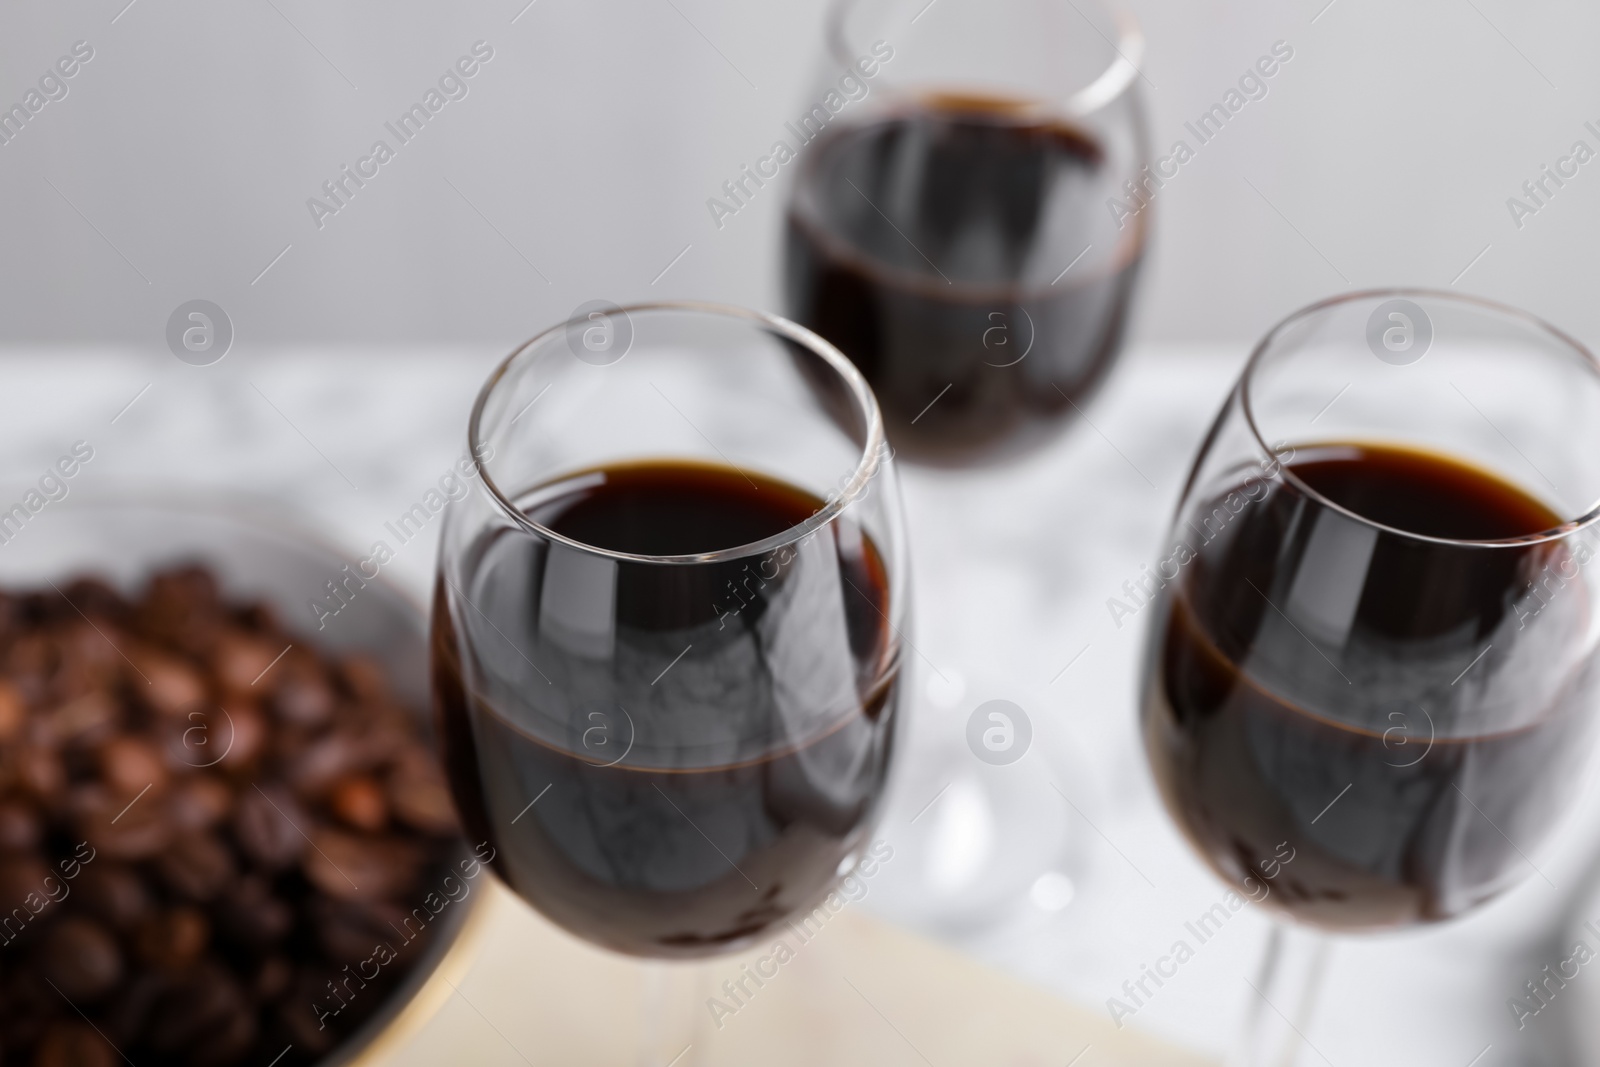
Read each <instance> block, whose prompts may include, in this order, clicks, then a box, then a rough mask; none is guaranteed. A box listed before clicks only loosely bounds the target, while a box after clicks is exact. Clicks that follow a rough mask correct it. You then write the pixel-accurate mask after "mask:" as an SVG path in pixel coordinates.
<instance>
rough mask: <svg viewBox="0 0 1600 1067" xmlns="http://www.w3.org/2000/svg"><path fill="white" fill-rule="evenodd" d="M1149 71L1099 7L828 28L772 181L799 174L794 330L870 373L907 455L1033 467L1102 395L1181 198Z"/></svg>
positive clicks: (1024, 8) (877, 13)
mask: <svg viewBox="0 0 1600 1067" xmlns="http://www.w3.org/2000/svg"><path fill="white" fill-rule="evenodd" d="M1143 52H1144V42H1143V38H1142V36H1141V35H1140V32H1139V29H1138V24H1137V22H1136V21H1135V20H1134V19H1133V18H1132V16H1131V15H1129V14H1127V13H1126V12H1121V11H1118V10H1115V9H1111V8H1107V7H1105V6H1103V5H1101V4H1099V3H1097V2H1094V0H1081V2H1080V0H938V2H937V3H929V2H928V0H838V2H836V3H835V4H834V6H833V7H832V9H831V11H830V13H829V15H828V19H827V30H826V56H825V59H824V61H823V64H822V69H821V72H820V74H821V76H820V77H819V78H818V79H817V80H816V82H815V84H814V87H813V91H812V93H811V95H810V96H809V97H808V98H807V99H806V102H805V104H804V105H802V106H803V107H806V108H808V110H804V111H803V112H802V113H798V114H796V116H795V117H794V118H793V120H792V121H790V122H789V123H788V124H787V125H786V127H785V133H784V139H783V141H782V142H781V143H776V144H774V145H773V146H772V155H771V156H769V157H763V160H770V162H765V163H763V160H757V162H756V170H757V171H758V172H760V173H763V174H767V176H768V177H771V176H774V175H775V174H776V173H777V170H778V168H779V167H780V166H781V167H785V168H792V169H793V170H794V171H795V180H794V193H793V198H792V201H791V205H790V210H789V218H788V228H787V239H786V250H785V262H784V284H785V293H786V300H787V306H788V309H789V314H790V315H791V316H792V317H793V318H794V319H795V320H796V321H798V322H800V323H802V324H804V325H806V326H809V327H811V328H812V329H814V330H816V331H817V332H818V333H820V334H822V335H823V336H824V337H826V338H827V339H828V340H830V341H832V342H833V343H834V344H836V345H838V346H839V348H840V349H842V350H843V351H844V353H845V354H846V355H847V356H849V357H850V358H851V359H852V360H854V361H855V363H856V365H857V366H859V367H860V368H861V370H862V373H863V374H865V375H866V377H867V380H868V381H869V382H870V383H871V384H872V387H873V389H874V390H875V391H876V392H877V394H878V399H879V402H880V403H881V404H882V406H883V412H884V418H885V421H886V422H887V424H888V427H889V436H890V439H891V440H892V441H893V443H894V447H895V449H896V452H897V454H899V455H902V456H904V457H906V458H908V459H912V460H915V461H917V462H920V463H927V464H933V465H939V466H947V467H948V466H966V465H973V464H980V463H989V462H993V461H996V460H1001V459H1005V458H1008V457H1011V456H1014V455H1017V454H1020V453H1025V452H1027V451H1029V450H1031V449H1033V448H1036V447H1037V446H1039V445H1041V444H1043V443H1045V442H1047V441H1049V440H1050V439H1051V438H1052V437H1053V436H1054V435H1055V433H1056V432H1057V431H1059V430H1060V429H1061V428H1062V427H1064V426H1067V425H1070V424H1071V423H1072V421H1073V419H1074V418H1075V417H1076V416H1077V415H1079V414H1080V413H1081V411H1082V407H1083V405H1085V404H1087V403H1088V401H1089V398H1090V397H1091V395H1092V394H1093V393H1094V391H1095V389H1096V388H1097V387H1098V386H1099V385H1100V383H1101V382H1102V381H1103V380H1104V378H1105V376H1106V372H1107V371H1108V370H1109V368H1110V366H1111V364H1112V361H1113V360H1114V359H1115V358H1116V356H1117V352H1118V349H1119V348H1120V346H1121V342H1122V337H1123V330H1124V326H1125V324H1126V322H1127V318H1128V310H1129V305H1130V302H1131V299H1132V296H1133V289H1134V282H1135V280H1136V277H1137V275H1138V271H1139V263H1140V259H1141V256H1142V254H1143V250H1144V245H1145V240H1146V234H1147V233H1148V230H1149V224H1150V210H1149V209H1150V207H1151V205H1152V203H1153V201H1154V200H1155V199H1156V198H1157V196H1158V195H1159V189H1160V187H1161V185H1163V184H1164V182H1165V178H1163V177H1161V176H1160V175H1159V174H1156V173H1154V172H1153V171H1152V170H1151V169H1150V168H1149V167H1148V166H1147V162H1148V160H1149V156H1148V153H1147V152H1146V130H1145V117H1144V109H1143V105H1142V102H1141V98H1140V89H1139V86H1140V81H1141V79H1142V75H1141V74H1140V73H1139V71H1138V64H1139V63H1140V62H1141V61H1142V58H1143ZM791 159H793V160H794V162H793V163H792V164H791V163H790V162H789V161H790V160H791ZM1169 164H1170V166H1171V167H1175V166H1176V164H1175V163H1171V162H1170V161H1169ZM1174 173H1175V171H1174ZM1169 176H1170V175H1169ZM755 180H757V181H759V180H760V178H759V175H757V176H755ZM741 189H742V190H744V192H745V193H746V194H750V193H753V192H754V189H755V186H754V185H752V184H750V179H748V178H746V179H745V180H744V181H743V182H742V183H741V184H739V185H737V186H735V187H734V188H732V189H730V190H728V191H729V193H730V195H736V194H738V193H739V191H740V190H741ZM728 206H730V207H733V206H734V205H732V204H730V205H728ZM713 210H715V209H713Z"/></svg>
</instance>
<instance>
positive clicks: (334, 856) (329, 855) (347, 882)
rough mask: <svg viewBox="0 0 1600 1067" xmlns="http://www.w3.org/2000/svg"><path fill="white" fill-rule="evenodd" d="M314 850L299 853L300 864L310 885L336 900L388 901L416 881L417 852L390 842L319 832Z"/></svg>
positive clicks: (313, 836) (405, 845) (314, 832)
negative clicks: (386, 899)
mask: <svg viewBox="0 0 1600 1067" xmlns="http://www.w3.org/2000/svg"><path fill="white" fill-rule="evenodd" d="M311 840H312V843H313V844H314V845H315V846H316V847H315V848H312V849H310V850H308V851H306V852H303V853H301V856H300V864H301V867H302V869H303V870H304V871H305V874H306V877H307V878H308V879H310V880H311V884H312V885H314V886H316V887H317V888H318V889H320V890H322V891H323V892H324V893H326V894H328V895H329V896H330V897H334V898H336V899H338V900H379V899H383V898H386V897H392V896H394V894H396V893H397V892H399V891H400V890H402V889H404V888H406V887H407V886H409V885H411V884H412V882H413V881H414V879H415V878H416V873H417V866H418V859H419V857H418V854H417V850H416V849H415V848H414V847H413V846H412V845H410V844H408V843H406V842H403V841H398V840H394V839H392V838H375V837H358V836H356V835H355V834H347V833H343V832H341V831H339V830H330V829H319V830H316V831H313V833H312V835H311Z"/></svg>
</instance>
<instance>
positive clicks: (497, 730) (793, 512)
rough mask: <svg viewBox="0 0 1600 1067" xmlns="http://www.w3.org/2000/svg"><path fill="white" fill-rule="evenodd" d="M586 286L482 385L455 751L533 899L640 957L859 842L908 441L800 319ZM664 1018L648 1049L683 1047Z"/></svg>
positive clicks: (650, 1057) (761, 904) (441, 661)
mask: <svg viewBox="0 0 1600 1067" xmlns="http://www.w3.org/2000/svg"><path fill="white" fill-rule="evenodd" d="M580 311H581V312H582V313H581V314H580V315H577V316H575V317H574V319H573V320H572V321H570V322H568V323H565V324H563V325H560V326H557V327H555V328H553V329H551V330H548V331H546V332H545V333H543V334H540V335H539V336H538V337H535V338H534V339H533V340H531V341H529V342H527V343H526V344H524V345H523V346H522V347H520V348H518V349H517V350H516V351H515V352H513V353H512V354H511V355H510V356H509V357H508V358H507V359H506V360H505V362H504V363H502V364H501V365H500V366H499V368H498V369H497V370H496V371H495V372H494V374H493V375H492V376H491V377H490V379H489V381H488V382H487V383H486V384H485V386H484V388H483V391H482V392H481V393H480V394H479V397H478V401H477V404H476V406H475V407H474V408H473V412H472V419H471V424H470V426H469V428H468V444H469V448H470V449H471V452H472V455H473V456H475V457H477V459H478V460H479V462H480V464H481V475H482V477H481V481H480V483H479V484H478V485H477V487H476V489H475V491H473V492H471V493H470V494H469V495H468V496H466V498H465V499H463V500H462V501H461V502H459V503H458V504H456V505H455V506H454V507H453V508H451V509H450V510H449V512H448V513H447V516H446V519H445V525H444V530H443V535H442V536H443V540H442V543H441V546H440V555H439V573H438V582H437V586H436V590H435V598H434V652H433V676H434V690H435V701H436V708H437V712H438V714H439V716H440V723H441V731H440V732H441V735H442V737H443V738H444V748H445V754H446V761H447V765H448V767H449V770H450V776H451V781H452V784H453V787H454V790H455V794H456V797H457V801H458V804H459V806H460V808H461V811H462V815H463V818H464V820H465V822H466V824H467V825H468V826H470V827H471V828H472V831H473V833H475V834H477V835H479V838H481V839H487V840H488V841H490V842H491V843H492V845H493V847H494V848H495V850H496V858H495V860H494V864H493V866H494V870H495V871H496V873H497V874H498V875H499V876H500V877H501V878H502V879H503V880H504V881H505V882H506V883H507V884H508V885H509V886H510V887H511V888H512V889H513V890H515V891H516V892H517V893H518V894H520V895H521V896H522V897H523V899H524V900H526V901H527V902H528V903H530V904H532V905H533V906H534V907H535V908H536V909H537V910H538V911H540V912H541V913H542V914H543V915H545V916H546V917H547V918H549V919H550V920H552V921H554V922H555V923H557V924H559V925H561V926H562V927H564V928H566V929H567V930H568V931H570V932H572V933H574V934H576V935H577V936H579V937H582V938H584V939H586V940H588V941H590V942H593V943H594V944H597V945H601V946H604V947H606V948H609V949H614V950H617V951H620V952H625V953H631V954H634V955H637V956H645V957H658V958H692V957H700V956H707V955H711V954H716V953H722V952H727V951H731V950H734V949H737V948H740V947H742V946H745V945H748V944H750V943H751V942H752V941H754V940H755V939H757V938H759V937H761V936H762V935H763V934H765V933H767V932H768V931H771V930H772V929H773V928H774V927H775V926H777V925H778V924H779V923H781V922H782V921H784V920H785V919H787V918H789V917H791V916H793V915H795V914H797V913H799V912H803V911H805V910H807V909H810V908H813V907H814V906H816V905H817V903H818V901H819V900H820V899H821V898H823V897H824V895H825V894H827V893H828V892H829V891H830V890H831V889H832V888H833V887H834V886H835V885H836V884H837V883H838V882H839V881H840V880H841V879H842V878H843V877H845V876H846V875H848V874H849V872H850V871H851V870H852V869H853V867H854V865H855V864H856V862H857V861H858V859H860V857H861V856H862V853H863V851H864V850H866V849H868V848H869V847H870V846H871V842H870V841H869V836H868V835H869V834H870V832H871V829H872V826H873V821H874V817H875V814H876V810H877V806H878V799H879V796H880V794H881V792H882V790H883V786H884V778H885V775H886V774H887V772H888V768H889V761H890V757H891V754H892V752H893V750H894V738H895V734H896V732H897V730H898V727H899V720H900V717H899V715H898V714H897V711H896V707H897V686H896V682H897V678H898V674H899V666H900V636H899V634H900V627H901V625H902V620H903V619H904V617H905V612H906V603H905V600H906V590H905V548H904V530H903V528H902V523H901V517H900V512H899V490H898V488H897V486H896V483H895V473H894V467H893V464H892V462H891V460H890V458H889V455H888V452H887V449H886V448H885V447H884V441H883V425H882V419H881V417H880V415H879V413H878V408H877V403H876V401H875V400H874V399H873V396H872V392H871V390H870V389H869V388H868V387H867V385H866V383H865V381H863V380H862V378H861V376H860V374H859V373H857V371H856V369H855V368H854V367H853V366H852V365H851V364H850V362H849V361H848V360H846V359H845V358H844V357H843V356H842V355H840V354H839V352H838V351H837V350H836V349H834V348H833V347H832V346H831V345H829V344H828V343H827V342H825V341H823V340H822V339H821V338H819V337H817V336H816V335H815V334H813V333H811V332H810V331H808V330H805V329H803V328H801V327H799V326H796V325H794V324H793V323H790V322H787V321H785V320H783V319H779V318H776V317H773V316H768V315H762V314H758V313H755V312H749V311H742V310H739V309H736V308H728V307H720V306H715V305H708V304H651V305H640V306H635V307H629V308H616V307H613V306H610V305H602V304H596V305H593V306H590V305H586V306H585V308H584V309H580ZM708 1008H709V1005H704V1006H700V1007H699V1009H698V1010H699V1012H700V1018H701V1021H702V1024H703V1022H704V1021H705V1013H706V1011H707V1010H708ZM656 1022H657V1023H661V1022H663V1020H656ZM665 1022H668V1023H673V1022H674V1021H673V1020H665ZM676 1022H677V1023H683V1022H687V1020H676ZM667 1032H668V1031H666V1030H662V1031H661V1032H660V1033H657V1034H656V1035H655V1036H654V1037H653V1038H650V1041H651V1042H652V1044H654V1045H655V1046H656V1047H653V1048H649V1049H646V1050H645V1051H644V1058H643V1060H642V1062H648V1063H656V1064H660V1063H665V1062H668V1061H669V1060H673V1058H674V1057H675V1056H676V1055H679V1054H681V1053H682V1050H683V1044H682V1043H680V1042H679V1041H678V1040H677V1039H670V1040H669V1039H668V1038H666V1037H663V1036H662V1034H663V1033H667ZM647 1036H648V1035H647ZM688 1040H692V1038H687V1039H684V1041H685V1043H686V1042H687V1041H688ZM673 1046H676V1047H673ZM675 1062H676V1063H677V1064H678V1065H679V1067H683V1065H684V1064H686V1063H688V1062H690V1057H685V1058H684V1059H681V1060H676V1061H675Z"/></svg>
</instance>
